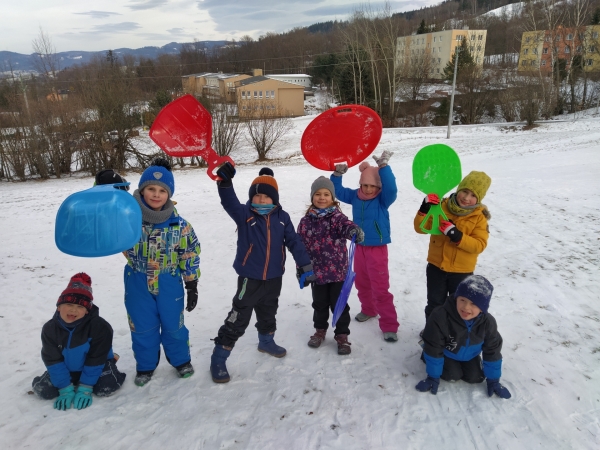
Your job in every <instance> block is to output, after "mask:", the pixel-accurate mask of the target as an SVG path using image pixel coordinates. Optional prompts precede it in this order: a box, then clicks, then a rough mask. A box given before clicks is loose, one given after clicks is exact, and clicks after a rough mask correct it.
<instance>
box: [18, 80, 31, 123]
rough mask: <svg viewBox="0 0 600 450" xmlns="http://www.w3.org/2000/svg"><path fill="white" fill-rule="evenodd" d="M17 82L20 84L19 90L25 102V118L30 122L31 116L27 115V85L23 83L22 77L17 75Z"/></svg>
mask: <svg viewBox="0 0 600 450" xmlns="http://www.w3.org/2000/svg"><path fill="white" fill-rule="evenodd" d="M19 81H20V84H21V90H22V91H23V99H24V100H25V108H26V109H27V117H29V119H30V120H31V114H30V113H29V102H28V101H27V85H26V84H24V83H23V77H22V76H21V75H19Z"/></svg>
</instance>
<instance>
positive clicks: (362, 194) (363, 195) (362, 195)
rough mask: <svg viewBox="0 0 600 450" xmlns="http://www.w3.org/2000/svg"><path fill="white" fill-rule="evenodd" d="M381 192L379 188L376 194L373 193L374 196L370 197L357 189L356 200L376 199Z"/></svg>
mask: <svg viewBox="0 0 600 450" xmlns="http://www.w3.org/2000/svg"><path fill="white" fill-rule="evenodd" d="M380 192H381V188H379V189H378V190H377V192H375V193H374V194H371V195H367V194H365V193H364V192H363V191H362V188H358V193H357V195H358V198H360V199H361V200H373V199H374V198H375V197H377V196H378V195H379V193H380Z"/></svg>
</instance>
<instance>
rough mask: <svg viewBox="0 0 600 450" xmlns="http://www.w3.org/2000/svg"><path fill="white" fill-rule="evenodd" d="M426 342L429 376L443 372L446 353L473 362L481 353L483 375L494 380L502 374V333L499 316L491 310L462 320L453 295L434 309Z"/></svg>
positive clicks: (427, 327)
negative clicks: (498, 320) (496, 316)
mask: <svg viewBox="0 0 600 450" xmlns="http://www.w3.org/2000/svg"><path fill="white" fill-rule="evenodd" d="M423 343H424V347H423V352H424V357H425V362H426V364H427V375H429V376H431V377H433V378H439V377H440V375H441V374H442V370H443V368H444V356H446V357H448V358H451V359H454V360H457V361H470V360H471V359H473V358H475V357H476V356H477V355H479V354H480V353H482V356H483V373H484V375H485V376H486V377H487V378H489V379H492V380H493V379H498V378H500V376H501V375H502V374H501V372H502V354H501V350H502V336H500V333H498V326H497V325H496V319H494V317H493V316H492V315H491V314H490V313H481V314H479V315H478V316H477V317H475V318H474V319H473V320H470V321H468V322H467V321H465V320H463V318H462V317H460V314H458V311H457V309H456V299H455V298H454V297H448V299H447V300H446V303H444V305H443V306H439V307H437V308H435V309H434V310H433V312H432V313H431V315H430V316H429V318H428V319H427V324H426V325H425V330H424V331H423Z"/></svg>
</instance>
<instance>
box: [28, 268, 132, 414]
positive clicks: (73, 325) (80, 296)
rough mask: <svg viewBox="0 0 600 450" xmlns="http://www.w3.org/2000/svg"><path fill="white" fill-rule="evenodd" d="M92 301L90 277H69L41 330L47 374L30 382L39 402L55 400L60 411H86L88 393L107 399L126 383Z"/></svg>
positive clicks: (105, 325)
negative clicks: (72, 406)
mask: <svg viewBox="0 0 600 450" xmlns="http://www.w3.org/2000/svg"><path fill="white" fill-rule="evenodd" d="M93 300H94V297H93V295H92V279H91V278H90V277H89V275H87V274H85V273H78V274H76V275H74V276H73V277H71V280H70V281H69V285H68V286H67V288H66V289H65V290H64V291H63V292H62V293H61V295H60V297H59V298H58V301H57V303H56V312H55V313H54V317H53V318H52V319H51V320H49V321H48V322H46V324H45V325H44V327H43V328H42V361H44V365H45V366H46V372H44V374H43V375H42V376H39V377H35V378H34V379H33V383H32V387H33V391H34V392H35V393H36V394H37V395H38V396H40V397H41V398H43V399H46V400H51V399H55V398H56V401H55V402H54V408H56V409H59V410H63V411H64V410H67V409H69V408H70V407H71V405H74V407H75V408H77V409H84V408H87V407H88V406H90V405H91V404H92V393H94V394H96V395H97V396H99V397H108V396H109V395H111V394H113V393H114V392H115V391H116V390H117V389H119V388H120V387H121V385H122V384H123V381H125V374H124V373H121V372H119V370H118V369H117V365H116V363H117V359H118V356H117V355H116V354H114V353H113V350H112V338H113V330H112V327H111V326H110V325H109V323H108V322H107V321H106V320H104V319H103V318H102V317H100V316H99V314H98V311H99V310H98V307H97V306H96V305H94V304H93ZM57 397H58V398H57Z"/></svg>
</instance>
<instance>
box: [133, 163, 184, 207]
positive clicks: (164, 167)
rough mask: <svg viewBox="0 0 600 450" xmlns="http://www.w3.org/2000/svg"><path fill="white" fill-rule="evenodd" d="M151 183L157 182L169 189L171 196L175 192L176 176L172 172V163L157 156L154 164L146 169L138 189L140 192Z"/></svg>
mask: <svg viewBox="0 0 600 450" xmlns="http://www.w3.org/2000/svg"><path fill="white" fill-rule="evenodd" d="M149 184H156V185H158V186H161V187H163V188H165V189H166V190H167V192H168V193H169V198H171V197H172V196H173V194H174V193H175V178H173V174H172V173H171V165H170V164H169V161H167V160H166V159H164V158H156V159H155V160H154V161H152V165H151V166H150V167H148V168H147V169H146V170H144V173H142V177H141V178H140V182H139V184H138V189H139V190H140V192H141V191H142V189H144V188H145V187H146V186H148V185H149Z"/></svg>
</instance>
